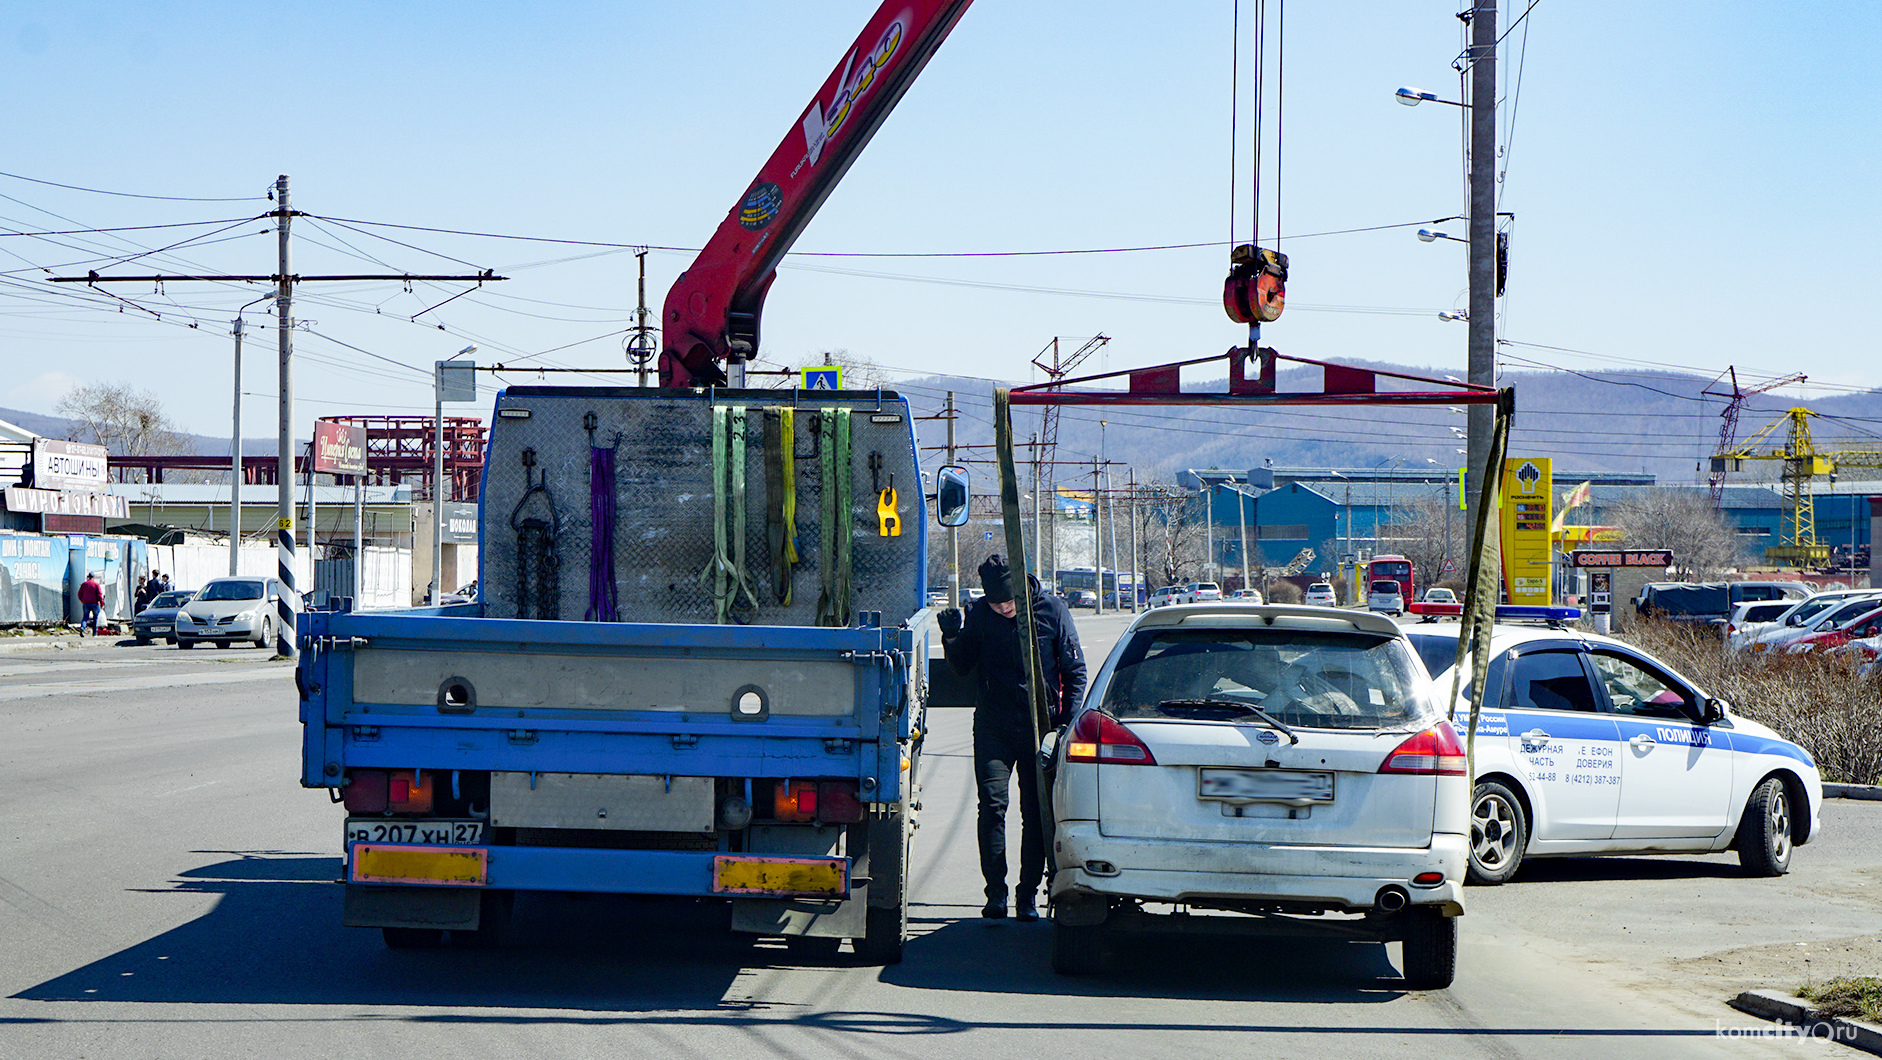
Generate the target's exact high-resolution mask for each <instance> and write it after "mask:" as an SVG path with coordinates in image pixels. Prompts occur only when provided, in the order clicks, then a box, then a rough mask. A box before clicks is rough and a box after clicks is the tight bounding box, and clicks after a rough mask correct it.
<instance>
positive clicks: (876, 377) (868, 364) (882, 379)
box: [776, 350, 893, 390]
mask: <svg viewBox="0 0 1882 1060" xmlns="http://www.w3.org/2000/svg"><path fill="white" fill-rule="evenodd" d="M826 365H834V366H836V367H838V368H841V369H843V389H845V390H889V389H893V384H891V383H890V381H889V374H888V372H887V371H886V370H885V369H883V367H882V366H881V365H879V364H877V363H876V362H874V361H872V360H870V359H869V358H867V357H864V356H861V355H859V354H854V353H851V352H850V351H848V350H824V351H823V352H822V353H819V354H817V355H816V356H814V357H806V358H804V359H803V360H802V361H800V362H798V363H796V364H792V365H788V366H787V367H789V368H790V369H791V374H790V375H788V376H780V377H779V379H780V380H781V382H779V383H778V384H776V385H777V386H779V387H783V388H786V389H789V388H791V387H795V386H796V385H797V370H798V369H800V368H821V367H824V366H826Z"/></svg>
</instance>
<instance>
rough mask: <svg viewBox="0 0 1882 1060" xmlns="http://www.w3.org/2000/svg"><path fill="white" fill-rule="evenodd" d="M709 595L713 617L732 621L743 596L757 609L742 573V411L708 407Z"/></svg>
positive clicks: (704, 574)
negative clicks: (728, 537)
mask: <svg viewBox="0 0 1882 1060" xmlns="http://www.w3.org/2000/svg"><path fill="white" fill-rule="evenodd" d="M728 503H729V506H730V508H731V523H732V526H731V535H732V541H731V548H730V550H728V549H727V547H726V546H727V541H726V532H727V531H726V509H727V507H728ZM699 583H700V584H701V585H704V586H705V587H706V588H707V590H708V591H709V592H711V593H712V613H713V620H714V621H716V622H718V623H720V624H724V623H726V622H729V621H731V618H732V610H733V608H734V607H735V606H736V605H737V602H738V598H739V597H740V596H741V595H742V596H744V598H745V599H746V600H747V601H749V602H750V605H751V609H752V610H754V611H756V610H757V607H758V597H757V595H756V594H754V593H753V592H752V589H751V580H750V578H749V577H748V576H747V575H746V574H745V410H744V409H743V408H724V407H716V408H714V409H713V410H712V560H711V562H709V563H707V564H706V569H705V570H703V571H700V573H699Z"/></svg>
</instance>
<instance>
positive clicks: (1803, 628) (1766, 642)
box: [1745, 592, 1882, 652]
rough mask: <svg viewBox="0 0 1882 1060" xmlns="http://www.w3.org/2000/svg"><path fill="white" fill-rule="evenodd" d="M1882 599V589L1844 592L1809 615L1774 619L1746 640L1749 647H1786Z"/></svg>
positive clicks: (1848, 617) (1861, 611)
mask: <svg viewBox="0 0 1882 1060" xmlns="http://www.w3.org/2000/svg"><path fill="white" fill-rule="evenodd" d="M1878 599H1882V593H1872V592H1863V593H1859V594H1857V595H1855V596H1843V597H1839V598H1837V599H1834V600H1831V601H1830V602H1829V604H1828V606H1826V607H1822V608H1820V609H1818V610H1817V612H1816V613H1815V614H1813V615H1811V616H1809V617H1808V618H1800V617H1799V616H1800V615H1801V614H1802V612H1799V615H1793V616H1791V617H1790V618H1787V619H1785V620H1784V621H1783V622H1774V623H1772V624H1771V625H1770V626H1769V627H1767V628H1766V629H1765V630H1763V631H1762V632H1760V633H1756V634H1754V635H1753V636H1752V637H1751V639H1750V640H1749V641H1747V642H1746V644H1745V650H1746V651H1752V652H1762V651H1782V650H1784V649H1785V648H1788V647H1790V645H1791V644H1792V643H1794V642H1796V641H1798V640H1801V639H1803V638H1804V637H1807V636H1809V635H1810V634H1812V633H1823V632H1827V631H1829V630H1832V629H1835V628H1836V627H1838V626H1840V625H1842V624H1843V623H1845V622H1848V621H1849V620H1850V619H1853V618H1858V617H1860V616H1862V615H1864V614H1867V613H1868V612H1869V611H1870V609H1872V608H1874V607H1875V606H1876V604H1875V601H1876V600H1878Z"/></svg>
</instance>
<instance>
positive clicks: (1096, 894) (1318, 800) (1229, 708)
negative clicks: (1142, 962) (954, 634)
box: [1051, 604, 1469, 989]
mask: <svg viewBox="0 0 1882 1060" xmlns="http://www.w3.org/2000/svg"><path fill="white" fill-rule="evenodd" d="M1052 754H1053V762H1054V765H1055V770H1054V774H1053V780H1052V787H1051V791H1052V805H1053V818H1054V828H1055V832H1054V836H1053V843H1054V847H1053V849H1054V850H1056V851H1058V856H1057V860H1056V864H1057V866H1058V868H1057V871H1056V872H1055V873H1054V875H1053V877H1052V881H1051V893H1052V920H1053V951H1052V960H1053V966H1054V967H1055V968H1056V969H1058V970H1059V971H1060V972H1063V973H1067V974H1084V973H1089V972H1094V971H1098V970H1100V969H1101V968H1102V967H1103V965H1104V963H1105V961H1106V954H1107V951H1108V948H1109V943H1110V940H1111V938H1112V937H1113V935H1114V934H1117V933H1122V932H1126V931H1133V932H1134V931H1149V932H1155V931H1157V930H1160V929H1161V930H1170V929H1175V928H1176V927H1178V926H1179V925H1180V928H1181V930H1182V931H1184V932H1196V931H1206V930H1209V929H1212V928H1219V929H1222V930H1224V931H1233V930H1235V929H1237V928H1251V927H1254V928H1255V930H1260V928H1258V927H1255V926H1254V925H1251V924H1249V923H1248V921H1246V920H1241V923H1239V924H1237V923H1233V921H1235V920H1238V919H1241V918H1240V917H1239V915H1238V914H1241V913H1245V912H1246V913H1258V914H1260V915H1261V916H1262V917H1263V921H1264V923H1265V924H1267V925H1271V926H1272V927H1274V928H1275V929H1277V930H1278V931H1281V932H1286V933H1288V934H1292V935H1298V934H1300V933H1304V932H1318V931H1325V932H1328V933H1331V934H1336V935H1337V937H1342V938H1354V937H1358V938H1371V939H1377V940H1381V941H1384V940H1399V941H1402V942H1403V943H1404V960H1403V965H1404V968H1403V971H1404V976H1405V979H1406V981H1407V983H1408V985H1410V986H1411V987H1412V988H1414V989H1436V988H1441V987H1444V986H1448V985H1449V984H1450V983H1451V980H1452V977H1453V975H1454V974H1455V970H1456V962H1457V919H1456V918H1457V917H1458V916H1459V915H1461V914H1462V913H1463V905H1462V901H1461V894H1460V887H1461V886H1462V883H1463V875H1464V873H1465V871H1466V869H1467V866H1468V864H1469V845H1468V843H1469V840H1468V832H1469V821H1468V819H1467V818H1466V815H1465V807H1466V802H1465V794H1466V792H1465V783H1464V752H1463V747H1462V744H1461V743H1460V742H1459V741H1458V737H1457V734H1456V732H1455V731H1454V730H1453V729H1452V727H1451V724H1450V722H1449V721H1447V720H1446V719H1445V717H1444V710H1443V706H1442V705H1441V704H1440V703H1439V702H1438V700H1437V697H1436V696H1435V695H1434V694H1433V693H1432V686H1431V685H1430V683H1429V682H1428V681H1427V680H1426V679H1425V675H1424V672H1423V668H1422V667H1421V666H1420V665H1419V662H1418V659H1417V656H1416V655H1415V654H1414V653H1413V652H1412V649H1411V645H1410V644H1409V643H1408V642H1407V641H1406V639H1405V635H1404V633H1403V632H1401V631H1400V630H1399V629H1398V627H1397V625H1396V624H1394V623H1393V622H1392V621H1391V620H1390V619H1388V618H1385V617H1384V616H1381V615H1373V614H1367V613H1365V612H1349V613H1346V614H1342V615H1341V616H1339V619H1338V620H1337V621H1333V620H1330V619H1329V617H1328V615H1327V613H1326V611H1325V610H1323V609H1320V608H1311V607H1288V606H1274V605H1270V606H1265V607H1259V608H1254V607H1247V606H1244V605H1230V604H1217V605H1214V606H1210V605H1203V606H1201V607H1191V608H1183V609H1170V610H1159V611H1151V612H1148V613H1146V614H1144V615H1142V616H1140V617H1139V618H1138V619H1137V620H1136V621H1135V622H1133V623H1132V624H1131V626H1130V628H1129V629H1127V630H1126V631H1125V633H1124V635H1123V636H1122V637H1121V638H1119V640H1118V642H1117V645H1116V647H1114V648H1113V649H1112V651H1111V654H1110V657H1109V658H1108V659H1106V660H1105V663H1104V665H1103V666H1102V667H1101V668H1099V670H1098V671H1097V674H1096V676H1095V677H1094V678H1093V680H1092V683H1091V690H1090V692H1089V694H1088V695H1087V696H1086V698H1085V704H1084V708H1083V710H1082V712H1081V713H1079V714H1078V715H1077V716H1076V717H1075V718H1074V720H1073V722H1072V724H1071V725H1070V727H1069V728H1067V729H1066V730H1064V733H1063V735H1061V736H1059V738H1058V739H1057V740H1056V743H1055V745H1054V746H1053V748H1052ZM1165 905H1168V906H1171V907H1175V908H1177V909H1179V910H1180V913H1179V914H1178V916H1180V920H1178V919H1176V918H1175V917H1172V916H1165V915H1163V914H1162V913H1161V912H1160V911H1159V910H1160V908H1161V907H1162V906H1165ZM1218 914H1227V915H1218Z"/></svg>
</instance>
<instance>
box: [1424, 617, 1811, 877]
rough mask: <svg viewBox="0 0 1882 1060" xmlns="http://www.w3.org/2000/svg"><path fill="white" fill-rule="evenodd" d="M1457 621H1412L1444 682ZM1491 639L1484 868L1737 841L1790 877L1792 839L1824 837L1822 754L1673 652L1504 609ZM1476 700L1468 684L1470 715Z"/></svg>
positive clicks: (1747, 861)
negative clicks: (1745, 710)
mask: <svg viewBox="0 0 1882 1060" xmlns="http://www.w3.org/2000/svg"><path fill="white" fill-rule="evenodd" d="M1457 631H1458V627H1457V626H1456V625H1455V624H1440V625H1435V626H1420V627H1417V628H1415V629H1413V630H1410V631H1409V634H1410V636H1411V640H1412V643H1413V644H1414V645H1416V646H1417V648H1418V653H1419V655H1421V656H1422V657H1423V658H1424V659H1425V662H1426V664H1427V665H1428V666H1429V667H1430V669H1431V671H1432V672H1433V673H1434V674H1435V675H1436V676H1435V678H1434V680H1435V682H1436V684H1437V686H1438V695H1439V696H1440V697H1444V696H1449V695H1450V686H1451V674H1450V670H1451V665H1452V662H1453V660H1454V658H1455V653H1456V650H1457ZM1490 648H1491V651H1492V652H1493V654H1492V656H1491V659H1490V667H1489V671H1488V675H1487V679H1486V682H1485V686H1484V704H1483V712H1482V714H1481V715H1480V716H1479V718H1478V722H1477V748H1476V752H1477V778H1476V779H1477V783H1476V791H1475V796H1474V799H1473V814H1472V816H1473V820H1472V822H1471V836H1472V842H1471V854H1470V879H1471V882H1473V883H1490V884H1494V883H1502V882H1504V881H1505V880H1508V879H1509V878H1510V877H1512V876H1514V875H1515V874H1516V870H1517V868H1518V867H1519V866H1521V864H1522V862H1523V860H1524V859H1525V858H1533V857H1545V856H1548V855H1554V854H1573V855H1586V854H1674V853H1690V854H1703V853H1716V852H1720V851H1725V850H1736V851H1737V852H1738V859H1739V862H1740V864H1741V865H1743V866H1744V868H1745V871H1746V872H1748V873H1750V874H1751V875H1754V876H1777V875H1781V874H1783V873H1785V872H1787V871H1789V869H1790V861H1791V851H1792V848H1793V847H1794V846H1795V845H1797V844H1801V843H1807V842H1809V841H1810V840H1811V839H1813V838H1815V837H1816V834H1817V829H1818V824H1817V812H1818V810H1819V808H1820V807H1821V806H1822V805H1823V784H1822V781H1821V779H1820V777H1819V776H1818V773H1817V765H1816V762H1815V761H1814V760H1813V759H1812V758H1811V757H1810V753H1809V752H1808V751H1805V750H1804V749H1803V748H1801V747H1799V746H1797V745H1796V744H1794V743H1791V742H1790V741H1789V740H1785V739H1783V738H1782V737H1780V736H1778V734H1777V733H1775V732H1773V731H1771V730H1770V729H1768V728H1766V727H1764V726H1763V725H1760V724H1758V723H1757V722H1755V721H1751V720H1749V719H1747V718H1742V717H1740V716H1738V715H1737V714H1734V713H1732V710H1731V708H1730V707H1729V706H1728V705H1727V704H1725V703H1724V702H1723V701H1721V700H1718V699H1714V698H1712V697H1711V696H1708V695H1707V694H1706V693H1705V692H1704V691H1702V690H1701V689H1700V688H1699V687H1698V686H1696V685H1694V684H1693V683H1692V682H1690V681H1688V680H1686V679H1685V678H1684V677H1681V676H1680V675H1679V674H1678V673H1676V672H1674V670H1673V669H1672V668H1671V667H1669V666H1667V665H1666V664H1665V663H1662V662H1660V661H1659V660H1658V659H1655V658H1653V657H1652V656H1650V655H1648V654H1646V653H1644V652H1642V651H1640V650H1639V649H1637V648H1634V647H1632V646H1630V645H1628V644H1625V643H1623V642H1621V641H1618V640H1614V639H1612V638H1610V637H1602V636H1597V635H1595V634H1592V633H1581V632H1578V631H1574V630H1564V629H1547V628H1542V627H1522V626H1515V625H1501V624H1499V625H1497V626H1496V627H1495V628H1494V629H1493V630H1492V633H1491V640H1490ZM1465 665H1466V666H1468V665H1469V660H1468V657H1467V658H1466V661H1465ZM1464 673H1465V678H1466V682H1465V683H1466V684H1467V682H1468V677H1469V673H1470V671H1469V670H1468V669H1466V670H1465V671H1464ZM1469 711H1470V703H1469V697H1468V695H1467V693H1466V692H1464V691H1463V690H1460V694H1459V699H1458V706H1457V712H1458V713H1457V717H1458V724H1459V725H1460V726H1463V725H1466V724H1468V722H1467V719H1468V716H1469Z"/></svg>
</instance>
